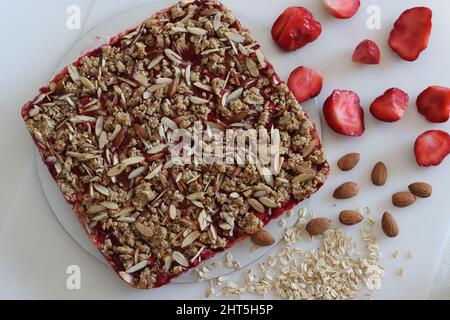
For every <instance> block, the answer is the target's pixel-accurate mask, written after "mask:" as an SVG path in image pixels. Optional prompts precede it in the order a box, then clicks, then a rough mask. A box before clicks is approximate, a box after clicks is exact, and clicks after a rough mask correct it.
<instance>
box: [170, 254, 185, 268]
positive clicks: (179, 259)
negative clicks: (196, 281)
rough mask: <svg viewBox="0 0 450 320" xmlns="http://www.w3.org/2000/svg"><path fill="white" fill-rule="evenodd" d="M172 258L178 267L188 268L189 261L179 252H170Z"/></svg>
mask: <svg viewBox="0 0 450 320" xmlns="http://www.w3.org/2000/svg"><path fill="white" fill-rule="evenodd" d="M172 258H173V260H174V261H175V262H177V263H178V264H179V265H181V266H183V267H186V268H187V267H189V261H188V260H187V259H186V257H185V256H184V255H183V254H182V253H181V252H179V251H174V252H172Z"/></svg>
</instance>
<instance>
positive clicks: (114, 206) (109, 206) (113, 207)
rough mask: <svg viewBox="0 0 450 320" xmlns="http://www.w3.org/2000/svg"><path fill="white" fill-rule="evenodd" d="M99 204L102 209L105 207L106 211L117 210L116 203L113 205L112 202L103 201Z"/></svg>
mask: <svg viewBox="0 0 450 320" xmlns="http://www.w3.org/2000/svg"><path fill="white" fill-rule="evenodd" d="M100 204H101V205H102V206H103V207H105V208H106V209H109V210H117V209H119V205H118V204H117V203H115V202H112V201H103V202H100Z"/></svg>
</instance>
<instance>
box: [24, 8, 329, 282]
mask: <svg viewBox="0 0 450 320" xmlns="http://www.w3.org/2000/svg"><path fill="white" fill-rule="evenodd" d="M22 116H23V118H24V120H25V122H26V126H27V128H28V130H29V132H30V133H31V135H32V137H33V139H34V141H35V143H36V145H37V146H38V148H39V151H40V154H41V156H42V158H43V160H44V162H45V164H46V165H47V166H48V168H49V170H50V172H51V174H52V175H53V177H54V179H55V181H56V183H57V184H58V186H59V187H60V189H61V191H62V192H63V194H64V197H65V199H66V200H67V202H69V204H71V205H72V206H73V209H74V212H75V214H76V215H77V217H78V218H79V219H80V222H81V223H82V224H83V226H84V227H85V229H86V231H87V232H88V234H89V237H90V239H91V240H92V241H93V242H94V244H95V245H96V246H97V247H98V248H99V250H100V251H101V252H102V254H103V255H104V256H105V257H106V259H107V260H108V262H109V263H110V265H111V266H112V267H113V269H114V270H115V271H116V272H117V273H118V274H119V275H120V276H121V278H122V279H123V280H125V281H126V282H127V283H129V284H130V285H132V286H135V287H138V288H151V287H158V286H161V285H164V284H166V283H167V282H169V281H170V279H172V278H173V277H175V276H177V275H179V274H181V273H182V272H185V271H186V270H188V269H189V268H192V267H194V266H196V265H197V264H199V263H200V262H201V261H204V260H206V259H208V258H209V257H211V256H212V255H213V254H214V253H215V252H216V251H218V250H223V249H225V248H227V246H229V245H231V244H232V243H233V242H234V241H235V239H237V237H240V236H243V235H248V234H251V233H254V232H257V231H258V230H260V229H261V228H262V227H263V226H264V224H266V223H268V222H269V221H270V220H271V219H272V218H274V217H276V216H278V215H279V214H281V213H282V212H284V211H285V210H286V209H285V208H286V206H288V205H292V204H293V203H295V202H299V201H301V200H303V199H305V198H307V197H309V196H311V194H313V193H314V192H315V191H317V190H318V188H320V186H321V185H322V184H323V182H324V180H325V179H326V176H327V174H328V170H329V166H328V164H327V162H326V158H325V154H324V151H323V149H322V147H321V145H320V141H319V139H318V136H317V133H316V131H315V128H314V126H313V125H312V124H311V122H309V121H308V119H307V117H306V115H305V113H304V112H303V110H302V109H301V107H300V106H299V105H298V103H297V102H296V100H295V98H294V96H293V95H292V93H291V92H290V91H289V89H288V88H287V86H286V85H285V84H284V83H282V82H281V81H280V80H279V78H278V77H277V76H276V74H275V72H274V70H273V68H272V66H271V65H270V63H269V62H268V61H267V60H266V59H265V58H264V55H263V53H262V51H261V49H260V46H259V44H258V43H257V42H256V41H255V40H254V39H253V38H252V36H251V35H250V34H249V33H248V32H247V30H245V29H243V28H242V27H241V25H240V23H239V22H238V21H237V20H236V19H235V18H234V16H233V15H232V14H231V12H230V11H229V10H228V9H226V8H225V7H223V6H222V5H221V4H220V3H218V2H215V1H205V0H197V1H193V2H191V3H181V2H180V3H178V4H176V5H174V6H172V7H171V8H169V9H167V10H164V11H162V12H159V13H157V14H155V15H153V16H151V17H150V18H149V19H147V20H146V21H145V22H144V23H142V24H141V25H139V26H138V27H137V28H136V29H134V30H131V31H129V32H127V33H126V34H124V35H122V36H119V37H117V38H115V39H114V40H113V41H112V42H111V43H110V44H109V45H104V46H102V47H101V48H100V49H98V50H95V51H94V52H92V53H90V54H88V55H86V56H84V57H82V58H80V60H79V61H77V62H75V63H74V64H72V65H70V66H69V67H68V68H66V69H65V70H64V71H63V72H61V73H60V74H58V75H57V76H56V77H55V78H54V79H53V81H52V82H50V84H49V86H48V87H46V88H42V89H41V94H40V95H39V96H38V97H36V98H35V99H34V100H32V101H31V102H29V103H27V104H26V105H25V106H24V107H23V109H22ZM196 121H201V122H202V123H203V126H204V128H203V129H205V130H208V128H215V129H217V128H218V129H220V130H224V129H226V128H228V127H243V128H254V129H258V128H267V129H270V128H271V127H274V128H277V129H279V130H280V141H281V148H280V150H281V157H280V161H279V168H278V170H277V172H276V175H275V176H273V177H272V176H271V177H270V178H268V177H267V176H264V175H263V174H262V172H264V168H261V167H260V166H258V165H253V164H246V165H243V166H237V165H235V164H232V165H231V164H230V165H229V164H212V165H209V164H197V165H196V164H189V165H187V164H177V163H175V162H173V161H171V160H170V154H169V153H168V150H167V145H168V143H169V142H170V140H171V136H172V132H173V131H174V130H176V129H178V128H183V129H186V130H187V131H188V132H190V133H193V132H194V122H196ZM258 192H259V193H258ZM255 193H258V194H257V196H255ZM231 265H232V266H233V267H236V264H231Z"/></svg>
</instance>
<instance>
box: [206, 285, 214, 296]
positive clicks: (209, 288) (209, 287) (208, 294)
mask: <svg viewBox="0 0 450 320" xmlns="http://www.w3.org/2000/svg"><path fill="white" fill-rule="evenodd" d="M213 294H214V287H213V286H208V289H206V294H205V297H206V298H209V297H211V296H212V295H213Z"/></svg>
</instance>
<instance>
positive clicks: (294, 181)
mask: <svg viewBox="0 0 450 320" xmlns="http://www.w3.org/2000/svg"><path fill="white" fill-rule="evenodd" d="M313 177H314V173H301V174H299V175H298V176H296V177H295V178H294V179H292V184H298V183H302V182H305V181H308V180H311V179H312V178H313Z"/></svg>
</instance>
